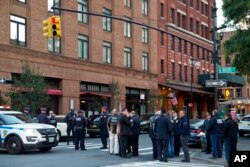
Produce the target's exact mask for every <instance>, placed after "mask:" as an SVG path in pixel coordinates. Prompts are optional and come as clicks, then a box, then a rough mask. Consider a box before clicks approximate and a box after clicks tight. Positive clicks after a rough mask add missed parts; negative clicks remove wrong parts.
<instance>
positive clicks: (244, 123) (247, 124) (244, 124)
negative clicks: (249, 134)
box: [240, 117, 250, 131]
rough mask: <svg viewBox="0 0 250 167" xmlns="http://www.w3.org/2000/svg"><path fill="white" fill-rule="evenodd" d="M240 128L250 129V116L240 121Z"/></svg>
mask: <svg viewBox="0 0 250 167" xmlns="http://www.w3.org/2000/svg"><path fill="white" fill-rule="evenodd" d="M240 129H244V130H249V131H250V117H245V118H243V119H242V120H241V121H240Z"/></svg>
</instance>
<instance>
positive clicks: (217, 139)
mask: <svg viewBox="0 0 250 167" xmlns="http://www.w3.org/2000/svg"><path fill="white" fill-rule="evenodd" d="M212 115H213V116H212V118H211V119H210V121H209V125H208V131H209V133H210V135H211V142H212V156H211V157H210V159H216V158H222V144H221V139H222V133H223V121H222V119H221V118H220V117H219V116H218V113H217V110H213V111H212Z"/></svg>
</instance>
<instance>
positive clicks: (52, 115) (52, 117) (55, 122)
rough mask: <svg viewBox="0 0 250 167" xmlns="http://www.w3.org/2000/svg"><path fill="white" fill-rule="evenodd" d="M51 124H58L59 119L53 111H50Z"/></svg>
mask: <svg viewBox="0 0 250 167" xmlns="http://www.w3.org/2000/svg"><path fill="white" fill-rule="evenodd" d="M48 118H49V124H50V125H52V126H54V127H56V126H57V119H56V117H55V114H54V112H53V111H49V116H48Z"/></svg>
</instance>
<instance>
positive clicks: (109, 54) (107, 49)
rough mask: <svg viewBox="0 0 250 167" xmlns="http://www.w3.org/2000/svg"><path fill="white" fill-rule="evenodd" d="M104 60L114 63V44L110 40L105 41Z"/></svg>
mask: <svg viewBox="0 0 250 167" xmlns="http://www.w3.org/2000/svg"><path fill="white" fill-rule="evenodd" d="M103 62H104V63H107V64H111V63H112V45H111V43H110V42H103Z"/></svg>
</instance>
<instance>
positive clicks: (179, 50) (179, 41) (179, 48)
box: [178, 38, 182, 53]
mask: <svg viewBox="0 0 250 167" xmlns="http://www.w3.org/2000/svg"><path fill="white" fill-rule="evenodd" d="M181 51H182V45H181V38H179V40H178V52H179V53H181Z"/></svg>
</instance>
